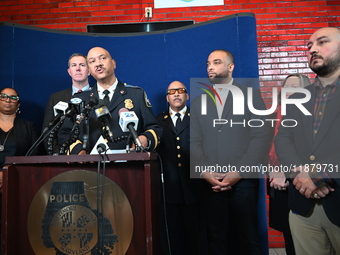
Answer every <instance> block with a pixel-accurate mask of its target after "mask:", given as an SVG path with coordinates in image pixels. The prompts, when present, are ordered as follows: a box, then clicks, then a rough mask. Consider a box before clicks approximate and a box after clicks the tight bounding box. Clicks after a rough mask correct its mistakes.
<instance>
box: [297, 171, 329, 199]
mask: <svg viewBox="0 0 340 255" xmlns="http://www.w3.org/2000/svg"><path fill="white" fill-rule="evenodd" d="M292 171H293V172H300V173H299V174H298V175H297V176H296V177H295V179H294V181H293V184H294V185H295V188H296V189H297V190H299V192H300V194H301V195H303V196H305V197H306V198H316V199H320V198H323V197H325V196H326V195H327V194H329V192H332V191H334V189H333V188H332V187H330V186H329V185H326V186H323V187H321V188H318V187H317V186H315V184H314V182H313V180H312V179H311V177H310V175H309V169H308V168H305V167H296V168H294V169H293V170H292Z"/></svg>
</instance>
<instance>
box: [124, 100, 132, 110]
mask: <svg viewBox="0 0 340 255" xmlns="http://www.w3.org/2000/svg"><path fill="white" fill-rule="evenodd" d="M124 103H125V108H126V109H129V110H131V109H132V108H133V107H134V106H133V103H132V100H131V99H125V100H124Z"/></svg>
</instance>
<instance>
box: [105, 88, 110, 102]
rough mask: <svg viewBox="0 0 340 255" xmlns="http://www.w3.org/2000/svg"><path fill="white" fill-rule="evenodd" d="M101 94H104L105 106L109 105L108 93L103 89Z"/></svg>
mask: <svg viewBox="0 0 340 255" xmlns="http://www.w3.org/2000/svg"><path fill="white" fill-rule="evenodd" d="M103 93H104V94H105V96H104V103H105V104H106V106H109V104H110V98H109V94H110V91H108V90H107V89H105V90H104V91H103Z"/></svg>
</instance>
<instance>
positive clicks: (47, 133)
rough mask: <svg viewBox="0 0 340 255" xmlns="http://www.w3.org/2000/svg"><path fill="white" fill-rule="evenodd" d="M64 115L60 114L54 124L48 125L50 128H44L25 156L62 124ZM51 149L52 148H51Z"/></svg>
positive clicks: (29, 154)
mask: <svg viewBox="0 0 340 255" xmlns="http://www.w3.org/2000/svg"><path fill="white" fill-rule="evenodd" d="M65 118H66V116H65V115H64V116H62V117H61V118H60V120H59V121H58V122H57V123H56V124H54V126H50V129H46V130H45V131H44V132H43V133H42V134H41V135H40V136H39V138H38V139H37V140H36V141H35V142H34V144H33V145H32V146H31V148H30V149H29V150H28V151H27V153H26V155H25V156H31V154H32V152H33V151H34V150H35V149H36V148H37V147H38V146H39V144H41V143H42V141H44V140H45V139H46V138H47V137H48V136H49V135H50V134H51V133H52V132H53V131H54V132H56V131H57V130H58V129H59V128H60V126H61V125H62V124H63V122H64V120H65ZM52 151H53V149H52Z"/></svg>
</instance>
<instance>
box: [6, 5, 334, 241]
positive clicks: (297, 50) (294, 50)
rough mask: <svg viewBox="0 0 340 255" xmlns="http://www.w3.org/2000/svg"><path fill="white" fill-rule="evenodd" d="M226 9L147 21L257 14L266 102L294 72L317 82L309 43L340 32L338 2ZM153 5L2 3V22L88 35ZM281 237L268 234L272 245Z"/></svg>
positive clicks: (172, 11)
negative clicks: (329, 31) (91, 28)
mask: <svg viewBox="0 0 340 255" xmlns="http://www.w3.org/2000/svg"><path fill="white" fill-rule="evenodd" d="M224 3H225V5H224V6H210V7H187V8H166V9H153V17H152V18H151V19H150V20H149V21H171V20H195V22H202V21H207V20H211V19H215V18H219V17H222V16H225V15H230V14H235V13H239V12H252V13H255V15H256V20H257V34H258V52H259V75H260V79H261V90H262V92H263V96H264V98H265V100H266V102H271V93H270V92H271V87H273V86H280V85H281V82H282V80H283V79H284V78H285V77H286V75H287V74H290V73H295V72H298V73H303V74H308V75H309V76H310V77H311V78H313V77H314V75H313V74H312V72H311V70H310V69H309V68H308V65H307V62H306V60H307V59H306V47H305V44H306V43H305V40H306V39H307V38H308V37H309V35H310V34H311V33H312V32H313V31H314V30H316V29H317V28H320V27H325V26H331V27H340V0H329V1H321V0H320V1H313V0H310V1H307V0H302V1H299V0H283V1H274V0H225V1H224ZM149 6H151V7H153V1H152V0H93V1H90V0H88V1H81V0H1V1H0V21H8V22H14V23H19V24H25V25H32V26H37V27H44V28H50V29H60V30H68V31H78V32H86V25H87V24H107V23H123V22H144V21H148V20H146V19H145V17H144V8H145V7H149ZM282 240H283V239H282V237H281V236H280V235H279V233H278V232H277V231H273V230H270V237H269V241H270V246H271V247H281V246H282V245H283V244H282V242H283V241H282Z"/></svg>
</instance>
